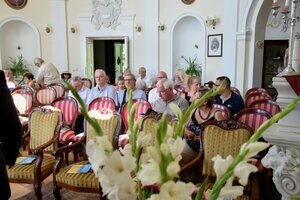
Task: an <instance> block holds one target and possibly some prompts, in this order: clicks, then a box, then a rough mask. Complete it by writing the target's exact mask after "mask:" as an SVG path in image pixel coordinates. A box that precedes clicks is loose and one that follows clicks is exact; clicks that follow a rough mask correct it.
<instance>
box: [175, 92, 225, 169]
mask: <svg viewBox="0 0 300 200" xmlns="http://www.w3.org/2000/svg"><path fill="white" fill-rule="evenodd" d="M207 91H208V90H207ZM207 91H206V92H207ZM203 94H205V92H204V93H203ZM213 103H214V98H213V97H212V98H209V99H207V100H206V101H205V102H204V103H203V104H202V105H201V106H199V107H198V108H197V109H196V110H195V111H194V113H193V114H192V117H191V119H190V121H189V122H188V123H187V125H186V127H185V130H184V138H185V141H186V145H185V147H184V149H183V152H182V154H181V156H182V160H181V161H180V164H181V165H184V164H186V163H188V162H190V161H191V160H193V159H194V158H195V157H196V155H197V153H198V152H199V151H200V149H201V148H202V147H201V145H200V144H201V143H200V140H201V130H202V128H203V127H204V126H205V124H207V123H208V122H211V121H213V120H217V121H220V120H223V119H224V117H223V115H222V113H221V112H220V111H218V110H216V109H215V108H213V107H212V106H213Z"/></svg>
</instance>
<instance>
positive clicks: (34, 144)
mask: <svg viewBox="0 0 300 200" xmlns="http://www.w3.org/2000/svg"><path fill="white" fill-rule="evenodd" d="M61 118H62V117H61V113H60V111H59V110H57V109H55V108H53V107H50V106H48V107H43V108H35V109H33V110H32V112H31V113H30V115H29V122H28V123H29V127H28V134H27V136H28V137H29V142H28V146H29V148H28V149H29V150H28V151H29V152H28V154H29V156H34V157H35V158H36V159H35V160H34V161H33V162H32V163H31V164H26V165H22V164H15V165H14V166H13V167H11V168H9V169H8V171H7V173H8V177H9V181H10V182H14V183H28V184H34V190H35V194H36V197H37V199H42V192H41V186H42V185H41V183H42V181H43V180H44V179H45V178H47V177H48V176H49V175H50V174H52V172H53V167H54V164H55V162H56V160H55V158H54V157H52V156H51V153H52V152H53V150H54V149H55V147H56V146H57V138H58V130H59V129H60V123H61ZM33 150H34V151H33ZM46 153H50V155H47V154H46Z"/></svg>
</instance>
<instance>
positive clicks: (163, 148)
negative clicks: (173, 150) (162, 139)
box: [160, 143, 170, 157]
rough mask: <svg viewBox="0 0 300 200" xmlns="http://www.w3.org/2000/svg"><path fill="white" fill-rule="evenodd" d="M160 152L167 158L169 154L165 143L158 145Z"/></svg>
mask: <svg viewBox="0 0 300 200" xmlns="http://www.w3.org/2000/svg"><path fill="white" fill-rule="evenodd" d="M160 151H161V153H162V154H163V155H164V156H165V157H167V156H168V155H169V153H170V150H169V147H168V145H167V144H166V143H162V144H161V145H160Z"/></svg>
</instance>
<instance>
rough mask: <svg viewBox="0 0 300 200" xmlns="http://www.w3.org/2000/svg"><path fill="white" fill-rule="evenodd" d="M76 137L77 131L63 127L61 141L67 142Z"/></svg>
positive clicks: (60, 134) (62, 142)
mask: <svg viewBox="0 0 300 200" xmlns="http://www.w3.org/2000/svg"><path fill="white" fill-rule="evenodd" d="M74 138H75V132H74V131H72V130H71V129H69V128H62V129H61V130H60V133H59V142H60V143H61V144H65V143H67V142H70V141H73V140H74Z"/></svg>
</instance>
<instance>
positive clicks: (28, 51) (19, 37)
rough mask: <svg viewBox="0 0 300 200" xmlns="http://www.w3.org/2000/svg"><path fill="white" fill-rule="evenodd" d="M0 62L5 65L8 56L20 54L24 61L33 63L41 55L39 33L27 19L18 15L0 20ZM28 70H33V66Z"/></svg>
mask: <svg viewBox="0 0 300 200" xmlns="http://www.w3.org/2000/svg"><path fill="white" fill-rule="evenodd" d="M0 55H1V56H0V63H1V65H2V66H6V64H7V62H8V60H9V57H12V58H16V57H17V56H20V55H22V56H23V58H24V60H25V62H28V64H32V63H33V59H34V58H35V57H40V56H41V50H40V35H39V32H38V30H37V28H36V27H35V26H34V25H33V24H32V23H31V22H29V21H27V20H24V19H22V18H19V17H9V18H6V19H4V20H2V21H1V22H0ZM29 66H30V68H29V70H30V71H31V72H33V73H34V72H35V71H36V70H35V69H34V66H32V65H29Z"/></svg>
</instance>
